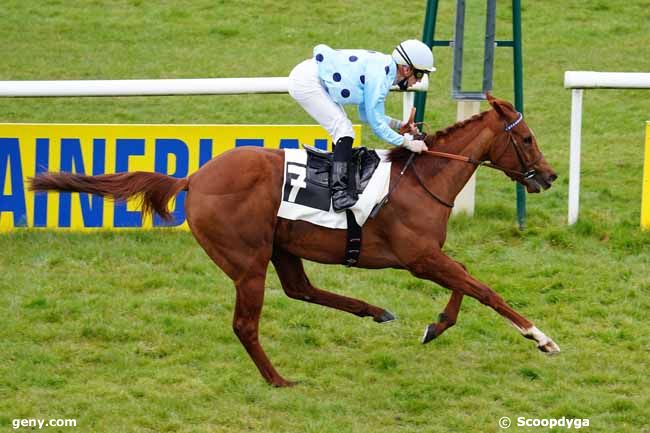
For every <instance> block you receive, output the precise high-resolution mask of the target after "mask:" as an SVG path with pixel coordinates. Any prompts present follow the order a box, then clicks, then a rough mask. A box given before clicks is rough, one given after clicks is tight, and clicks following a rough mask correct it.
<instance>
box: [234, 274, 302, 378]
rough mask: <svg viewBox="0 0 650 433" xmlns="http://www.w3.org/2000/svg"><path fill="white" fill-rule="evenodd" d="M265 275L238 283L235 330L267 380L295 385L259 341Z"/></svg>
mask: <svg viewBox="0 0 650 433" xmlns="http://www.w3.org/2000/svg"><path fill="white" fill-rule="evenodd" d="M265 279H266V278H265V276H257V277H252V278H244V279H243V280H240V281H239V282H238V283H237V300H236V304H235V314H234V317H233V323H232V326H233V330H234V331H235V334H236V335H237V337H238V338H239V341H240V342H241V343H242V345H243V346H244V348H245V349H246V351H247V352H248V354H249V355H250V357H251V358H252V359H253V362H255V365H256V366H257V369H258V370H259V371H260V373H261V374H262V376H263V377H264V379H266V381H267V382H268V383H269V384H271V385H273V386H277V387H284V386H293V385H295V382H291V381H288V380H286V379H284V378H283V377H282V376H280V374H279V373H278V372H277V371H276V370H275V368H274V367H273V365H272V364H271V361H270V360H269V358H268V357H267V356H266V353H265V352H264V349H262V345H261V344H260V342H259V321H260V314H261V312H262V304H263V302H264V281H265Z"/></svg>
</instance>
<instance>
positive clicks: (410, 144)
mask: <svg viewBox="0 0 650 433" xmlns="http://www.w3.org/2000/svg"><path fill="white" fill-rule="evenodd" d="M402 146H404V147H406V148H407V149H408V150H410V151H411V152H415V153H420V152H422V151H423V150H427V149H428V147H427V145H426V144H425V143H424V141H422V140H413V136H412V135H411V134H404V142H403V143H402Z"/></svg>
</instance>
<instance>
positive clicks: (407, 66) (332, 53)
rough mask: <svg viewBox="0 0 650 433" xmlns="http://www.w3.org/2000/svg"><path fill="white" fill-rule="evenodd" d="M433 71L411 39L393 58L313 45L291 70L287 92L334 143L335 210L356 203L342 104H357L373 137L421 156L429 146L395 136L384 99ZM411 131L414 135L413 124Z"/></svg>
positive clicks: (423, 48) (426, 52)
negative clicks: (308, 54) (394, 88)
mask: <svg viewBox="0 0 650 433" xmlns="http://www.w3.org/2000/svg"><path fill="white" fill-rule="evenodd" d="M435 70H436V68H435V67H434V66H433V54H432V53H431V49H430V48H429V47H428V46H427V45H425V44H424V43H422V42H420V41H418V40H415V39H410V40H407V41H404V42H402V43H400V44H399V45H398V46H397V47H396V48H395V50H394V51H393V53H392V55H391V56H389V55H386V54H382V53H378V52H375V51H367V50H334V49H332V48H330V47H328V46H327V45H317V46H316V47H315V48H314V56H313V57H312V58H311V59H308V60H305V61H304V62H302V63H300V64H298V65H297V66H296V67H295V68H294V69H293V70H292V71H291V74H290V75H289V94H290V95H291V96H292V97H293V98H294V99H295V100H296V101H297V102H298V103H299V104H300V105H301V106H302V107H303V108H304V109H305V111H306V112H307V113H308V114H309V115H310V116H311V117H313V118H314V120H316V121H317V122H318V123H319V124H320V125H321V126H322V127H323V128H325V130H327V132H328V133H329V134H330V136H331V137H332V139H333V142H334V143H335V146H334V157H333V159H334V164H333V166H332V173H331V177H330V184H331V189H332V191H333V194H332V206H333V207H334V210H335V211H337V212H339V211H341V210H343V209H346V208H349V207H351V206H352V205H353V204H354V203H355V202H356V201H357V199H358V196H357V190H356V188H357V185H356V178H355V177H356V176H354V174H353V172H352V169H353V167H352V164H349V163H348V162H349V160H350V156H351V154H352V143H353V142H354V130H353V129H352V122H350V119H348V116H347V114H346V113H345V110H344V109H343V105H347V104H354V105H357V106H358V111H359V118H360V120H361V121H362V122H364V123H368V124H369V125H370V127H371V128H372V131H373V132H374V133H375V135H376V136H377V137H379V138H381V139H382V140H384V141H386V142H388V143H390V144H392V145H394V146H403V147H406V148H407V149H409V150H411V151H413V152H416V153H419V152H421V151H423V150H426V149H427V146H426V145H425V144H424V142H423V141H421V140H414V139H413V137H412V136H411V135H410V134H404V135H401V134H399V133H398V132H397V131H399V129H400V128H401V127H402V126H404V125H403V122H401V121H400V120H397V119H393V118H391V117H389V116H386V115H385V114H384V101H385V99H386V95H387V94H388V92H389V91H390V88H391V86H392V85H394V84H397V85H398V86H399V88H400V89H401V90H406V89H408V88H409V87H410V86H413V85H414V84H415V83H417V82H419V81H420V80H421V79H422V77H423V76H424V74H428V73H430V72H432V71H435ZM411 130H412V131H415V132H417V128H415V126H414V125H411Z"/></svg>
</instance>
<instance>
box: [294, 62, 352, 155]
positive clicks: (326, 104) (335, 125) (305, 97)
mask: <svg viewBox="0 0 650 433" xmlns="http://www.w3.org/2000/svg"><path fill="white" fill-rule="evenodd" d="M289 94H290V95H291V97H292V98H293V99H295V100H296V101H297V102H298V103H299V104H300V105H301V106H302V108H304V109H305V111H306V112H307V113H308V114H309V115H310V116H311V117H313V118H314V120H315V121H316V122H318V123H319V124H320V125H321V126H322V127H323V128H325V130H326V131H327V132H328V134H329V135H330V136H331V137H332V139H333V140H334V143H335V144H336V142H337V141H338V139H339V138H341V137H352V138H354V129H352V122H350V119H348V115H347V114H346V113H345V110H344V109H343V107H342V106H341V105H339V104H337V103H336V102H334V101H333V100H332V98H330V96H329V95H328V94H327V92H326V91H325V88H323V85H322V84H321V82H320V79H319V78H318V66H317V65H316V61H315V60H314V59H308V60H305V61H304V62H302V63H300V64H298V65H297V66H296V67H295V68H293V70H292V71H291V73H290V74H289Z"/></svg>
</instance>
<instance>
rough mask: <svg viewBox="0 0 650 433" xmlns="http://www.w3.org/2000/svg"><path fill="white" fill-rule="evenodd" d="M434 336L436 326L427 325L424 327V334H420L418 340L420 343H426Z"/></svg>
mask: <svg viewBox="0 0 650 433" xmlns="http://www.w3.org/2000/svg"><path fill="white" fill-rule="evenodd" d="M436 337H437V335H436V327H435V326H434V325H428V326H427V327H426V328H424V334H423V335H422V338H421V339H420V342H421V343H422V344H427V343H428V342H429V341H431V340H433V339H434V338H436Z"/></svg>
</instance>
